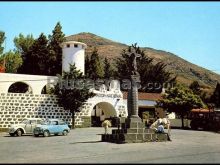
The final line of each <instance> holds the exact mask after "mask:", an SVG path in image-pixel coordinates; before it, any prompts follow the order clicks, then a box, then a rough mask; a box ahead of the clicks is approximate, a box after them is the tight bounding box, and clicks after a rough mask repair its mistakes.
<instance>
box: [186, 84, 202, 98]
mask: <svg viewBox="0 0 220 165" xmlns="http://www.w3.org/2000/svg"><path fill="white" fill-rule="evenodd" d="M189 88H190V89H191V90H192V91H193V93H194V94H196V95H199V96H200V95H201V87H200V85H199V82H198V81H193V82H192V83H191V84H190V86H189Z"/></svg>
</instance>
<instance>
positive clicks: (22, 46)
mask: <svg viewBox="0 0 220 165" xmlns="http://www.w3.org/2000/svg"><path fill="white" fill-rule="evenodd" d="M33 43H34V38H33V35H32V34H28V35H27V36H24V35H23V34H22V33H20V34H19V36H18V37H15V38H14V44H15V47H16V51H18V52H19V53H20V54H21V55H22V56H24V53H26V52H28V51H29V50H30V47H31V46H32V45H33Z"/></svg>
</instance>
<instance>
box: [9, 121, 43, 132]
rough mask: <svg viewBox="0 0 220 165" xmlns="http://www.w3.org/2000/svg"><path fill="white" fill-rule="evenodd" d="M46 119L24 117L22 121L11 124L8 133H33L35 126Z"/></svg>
mask: <svg viewBox="0 0 220 165" xmlns="http://www.w3.org/2000/svg"><path fill="white" fill-rule="evenodd" d="M43 121H44V120H43V119H41V118H24V119H23V120H22V121H21V123H19V124H13V125H11V126H10V128H9V131H8V133H9V134H10V136H15V135H17V136H22V135H23V134H33V130H34V128H35V127H36V126H37V125H38V124H41V123H42V122H43Z"/></svg>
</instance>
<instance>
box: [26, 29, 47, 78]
mask: <svg viewBox="0 0 220 165" xmlns="http://www.w3.org/2000/svg"><path fill="white" fill-rule="evenodd" d="M24 63H25V66H26V67H27V68H25V69H26V73H29V74H35V75H49V71H48V68H49V67H50V57H49V50H48V40H47V37H46V36H45V35H44V34H43V33H41V34H40V36H39V37H38V38H37V39H36V40H35V41H34V43H33V45H32V46H31V47H30V50H29V52H28V54H27V57H26V60H25V61H24Z"/></svg>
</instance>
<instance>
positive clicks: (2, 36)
mask: <svg viewBox="0 0 220 165" xmlns="http://www.w3.org/2000/svg"><path fill="white" fill-rule="evenodd" d="M4 41H5V32H3V31H0V55H1V54H2V53H3V50H4V47H3V46H2V44H3V43H4Z"/></svg>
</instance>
